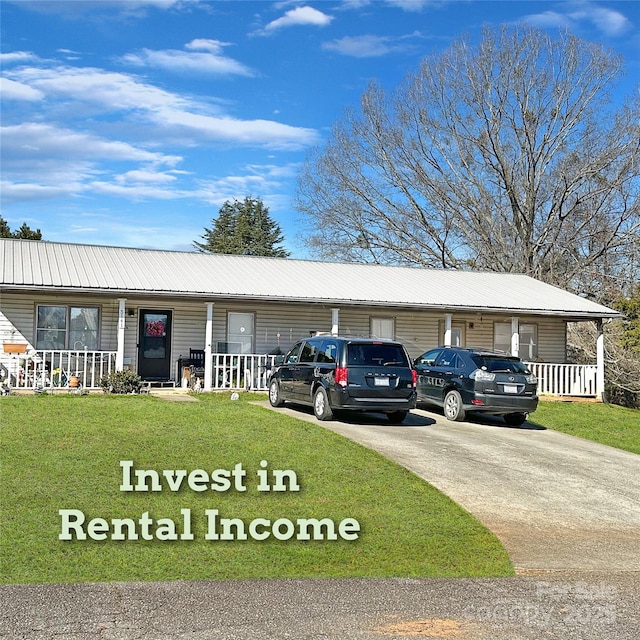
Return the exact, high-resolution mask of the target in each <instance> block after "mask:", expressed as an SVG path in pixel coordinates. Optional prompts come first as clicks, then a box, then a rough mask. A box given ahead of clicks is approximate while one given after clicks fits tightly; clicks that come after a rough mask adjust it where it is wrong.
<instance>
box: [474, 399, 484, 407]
mask: <svg viewBox="0 0 640 640" xmlns="http://www.w3.org/2000/svg"><path fill="white" fill-rule="evenodd" d="M471 404H475V405H476V406H482V405H483V404H484V400H476V399H475V398H474V399H473V400H471Z"/></svg>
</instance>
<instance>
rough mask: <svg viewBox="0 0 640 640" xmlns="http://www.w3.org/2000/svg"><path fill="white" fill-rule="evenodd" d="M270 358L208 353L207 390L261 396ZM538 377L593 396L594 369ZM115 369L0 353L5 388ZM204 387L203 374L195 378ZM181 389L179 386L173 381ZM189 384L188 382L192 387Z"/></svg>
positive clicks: (55, 356)
mask: <svg viewBox="0 0 640 640" xmlns="http://www.w3.org/2000/svg"><path fill="white" fill-rule="evenodd" d="M275 359H276V356H272V355H264V354H242V355H240V354H230V353H214V354H212V380H211V388H212V389H214V390H218V389H229V390H236V391H240V390H251V391H266V390H267V383H268V380H269V373H270V371H271V369H273V367H274V361H275ZM526 364H527V366H528V367H529V368H530V369H531V371H532V373H534V374H535V375H536V377H537V378H538V393H539V394H542V395H555V396H585V397H589V396H592V397H595V396H596V395H597V393H598V389H597V375H596V371H597V367H596V365H589V364H587V365H582V364H554V363H548V362H527V363H526ZM115 370H116V352H115V351H69V350H65V351H60V350H47V351H42V350H40V351H36V352H35V353H34V352H31V353H30V354H0V382H2V383H3V384H4V385H5V386H8V387H10V388H11V389H48V390H50V389H68V388H70V382H71V378H72V377H74V378H77V379H78V381H79V383H80V385H81V387H82V388H83V389H99V388H100V380H101V379H102V377H103V376H105V375H108V374H109V373H111V372H112V371H115ZM195 375H196V376H197V377H199V378H200V385H201V387H202V388H204V386H205V380H204V373H203V372H200V373H199V374H197V373H196V374H195ZM176 383H177V386H181V383H182V381H181V380H177V381H176ZM192 383H193V380H191V381H188V385H189V386H192Z"/></svg>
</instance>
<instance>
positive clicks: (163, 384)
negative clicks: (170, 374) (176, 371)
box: [142, 380, 176, 389]
mask: <svg viewBox="0 0 640 640" xmlns="http://www.w3.org/2000/svg"><path fill="white" fill-rule="evenodd" d="M142 386H143V388H144V387H147V388H149V389H175V388H176V383H175V381H174V380H143V381H142Z"/></svg>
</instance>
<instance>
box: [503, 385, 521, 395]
mask: <svg viewBox="0 0 640 640" xmlns="http://www.w3.org/2000/svg"><path fill="white" fill-rule="evenodd" d="M504 392H505V393H518V387H516V385H514V384H505V385H504Z"/></svg>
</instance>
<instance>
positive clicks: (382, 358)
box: [347, 343, 409, 367]
mask: <svg viewBox="0 0 640 640" xmlns="http://www.w3.org/2000/svg"><path fill="white" fill-rule="evenodd" d="M347 365H367V366H376V367H383V366H388V367H392V366H393V367H408V366H409V362H408V360H407V356H406V354H405V352H404V349H403V348H402V347H401V346H400V345H396V344H376V343H371V344H367V343H365V344H349V345H347Z"/></svg>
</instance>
